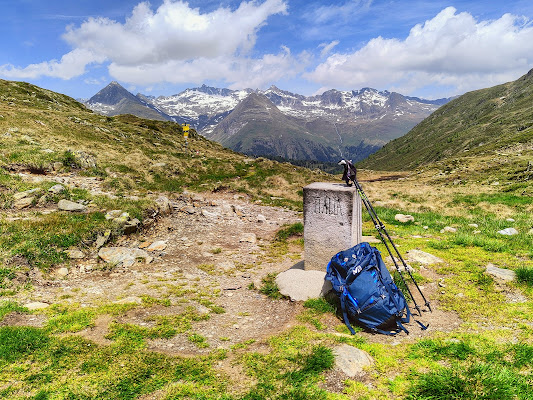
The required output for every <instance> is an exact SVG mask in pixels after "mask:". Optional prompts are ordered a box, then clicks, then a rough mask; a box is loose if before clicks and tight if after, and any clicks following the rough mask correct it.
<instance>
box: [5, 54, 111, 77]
mask: <svg viewBox="0 0 533 400" xmlns="http://www.w3.org/2000/svg"><path fill="white" fill-rule="evenodd" d="M104 61H105V57H103V56H102V55H95V54H94V53H92V52H91V51H89V50H85V49H74V50H72V51H71V52H70V53H67V54H65V55H64V56H63V57H61V60H59V61H57V60H51V61H44V62H42V63H39V64H30V65H28V66H27V67H24V68H19V67H15V66H13V65H11V64H5V65H2V66H0V75H2V76H5V77H6V78H14V79H36V78H40V77H42V76H49V77H53V78H61V79H71V78H74V77H76V76H80V75H83V74H84V73H85V68H86V67H87V65H89V64H92V63H102V62H104Z"/></svg>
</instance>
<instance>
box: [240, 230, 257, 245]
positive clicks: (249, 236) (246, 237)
mask: <svg viewBox="0 0 533 400" xmlns="http://www.w3.org/2000/svg"><path fill="white" fill-rule="evenodd" d="M239 242H241V243H243V242H245V243H252V244H255V243H256V242H257V237H256V236H255V233H252V232H251V233H243V234H242V236H241V238H240V239H239Z"/></svg>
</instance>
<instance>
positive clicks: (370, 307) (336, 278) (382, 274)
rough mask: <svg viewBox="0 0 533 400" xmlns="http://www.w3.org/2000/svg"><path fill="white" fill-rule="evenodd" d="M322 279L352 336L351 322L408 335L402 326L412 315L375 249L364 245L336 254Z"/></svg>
mask: <svg viewBox="0 0 533 400" xmlns="http://www.w3.org/2000/svg"><path fill="white" fill-rule="evenodd" d="M325 279H326V280H328V281H330V282H331V284H332V286H333V291H334V292H335V293H336V294H337V295H338V296H339V299H340V304H341V310H342V314H343V317H344V323H345V324H346V326H347V327H348V329H349V330H350V332H352V334H355V331H354V329H353V328H352V326H351V325H350V319H352V320H353V321H355V322H357V323H358V324H359V325H362V326H363V327H366V328H367V329H369V330H370V331H372V332H376V333H383V334H387V335H395V334H397V333H399V332H400V331H404V332H406V333H407V334H409V331H408V330H407V329H405V327H404V326H403V324H404V323H408V322H409V319H410V317H411V312H410V310H409V307H408V306H407V302H406V301H405V297H404V296H403V294H402V292H401V291H400V289H398V287H397V286H396V285H395V284H394V282H393V280H392V278H391V276H390V273H389V271H388V270H387V267H386V266H385V264H384V262H383V260H382V259H381V254H380V252H379V250H378V249H376V248H375V247H372V246H370V245H369V244H368V243H366V242H363V243H359V244H358V245H356V246H354V247H352V248H350V249H348V250H344V251H341V252H339V253H337V254H336V255H334V256H333V258H332V259H331V261H330V262H329V264H328V267H327V273H326V278H325Z"/></svg>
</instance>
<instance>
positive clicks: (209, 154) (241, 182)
mask: <svg viewBox="0 0 533 400" xmlns="http://www.w3.org/2000/svg"><path fill="white" fill-rule="evenodd" d="M0 134H1V135H2V141H1V142H0V151H1V152H0V167H3V168H4V169H14V168H16V169H19V170H38V171H42V173H43V174H46V173H48V172H50V171H51V170H52V165H53V163H54V162H62V163H63V162H64V163H67V160H66V159H65V158H66V157H67V158H68V154H70V153H76V152H77V153H80V155H79V156H78V158H80V157H81V158H85V159H89V160H90V162H89V164H90V168H88V169H87V168H86V169H85V170H84V171H83V173H84V174H86V175H93V176H96V177H98V178H99V179H102V180H103V181H104V186H105V187H107V188H109V189H110V190H115V191H117V192H119V193H128V192H136V193H137V194H143V193H146V192H147V191H155V190H159V191H167V192H176V191H182V190H183V189H185V188H191V189H194V190H199V191H204V190H212V189H217V188H218V189H223V190H233V191H238V192H241V193H244V194H248V195H249V196H250V197H251V198H254V199H259V200H262V201H263V202H265V203H272V202H275V203H280V204H289V203H293V204H296V203H298V202H299V201H300V196H299V195H298V191H300V189H301V187H302V185H304V186H305V182H308V181H313V180H314V179H316V177H317V175H316V173H313V172H311V171H309V170H306V169H303V168H297V170H295V169H294V167H293V166H291V165H289V164H281V163H276V162H272V161H270V160H266V159H250V158H246V157H245V156H244V155H242V154H238V153H235V152H233V151H231V150H228V149H225V148H224V147H222V146H221V145H219V144H218V143H215V142H211V141H209V140H207V139H205V138H203V137H201V136H200V135H197V134H196V133H195V132H193V133H192V135H190V136H189V139H188V143H186V141H185V139H184V138H183V132H182V129H181V126H180V125H179V124H176V123H173V122H169V121H153V120H145V119H142V118H138V117H135V116H132V115H121V116H115V117H104V116H101V115H97V114H94V113H93V112H92V111H90V110H88V109H87V108H85V106H83V105H82V104H80V103H78V102H77V101H75V100H73V99H72V98H70V97H68V96H64V95H61V94H58V93H54V92H51V91H48V90H45V89H41V88H39V87H36V86H33V85H30V84H27V83H23V82H10V81H4V80H0ZM66 154H67V156H66ZM79 163H81V164H83V162H82V161H81V160H78V164H79ZM277 175H279V176H281V177H283V179H284V181H285V182H290V183H287V186H286V187H283V188H279V187H278V188H275V189H272V188H271V187H269V185H268V184H266V183H268V179H269V177H272V176H277ZM287 189H288V190H287ZM280 190H283V191H284V193H285V195H284V196H280V195H279V192H280ZM271 197H276V199H275V200H272V199H271ZM281 197H282V198H283V199H281Z"/></svg>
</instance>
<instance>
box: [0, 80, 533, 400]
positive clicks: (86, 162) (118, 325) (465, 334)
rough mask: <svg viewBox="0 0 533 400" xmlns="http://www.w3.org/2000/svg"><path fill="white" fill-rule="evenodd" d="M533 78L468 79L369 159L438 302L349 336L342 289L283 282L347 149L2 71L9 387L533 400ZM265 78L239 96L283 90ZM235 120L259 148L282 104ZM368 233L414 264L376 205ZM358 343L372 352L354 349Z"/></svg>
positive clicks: (388, 215)
mask: <svg viewBox="0 0 533 400" xmlns="http://www.w3.org/2000/svg"><path fill="white" fill-rule="evenodd" d="M532 80H533V70H532V71H530V72H529V73H527V74H526V75H524V76H523V77H521V78H519V79H518V80H516V81H514V82H509V83H506V84H503V85H499V86H495V87H491V88H487V89H482V90H477V91H473V92H468V93H466V94H464V95H462V96H459V97H457V98H455V99H453V100H451V101H449V102H447V103H446V104H444V105H441V106H440V107H439V108H436V110H435V111H433V112H432V113H431V114H430V115H429V116H428V117H427V118H425V119H423V120H422V122H419V123H418V124H417V125H416V126H414V127H413V129H411V130H410V131H409V132H408V133H407V134H405V135H404V136H401V137H398V138H396V139H393V140H392V141H390V142H388V143H387V144H386V145H385V146H384V147H383V148H381V149H380V150H378V151H377V152H375V153H374V154H372V155H370V156H369V157H368V158H366V159H365V160H362V161H361V162H360V163H359V164H357V167H358V177H357V179H358V180H359V182H360V183H361V185H362V186H363V187H364V190H365V192H366V194H367V195H368V198H369V199H370V200H371V201H372V203H373V204H374V207H375V209H376V212H377V214H378V215H379V217H380V218H381V220H382V221H383V222H384V224H385V225H386V226H387V229H388V231H389V232H390V234H391V237H392V238H393V239H394V242H395V243H396V245H397V247H398V249H399V251H400V252H401V253H402V255H404V256H405V258H406V260H407V262H408V267H409V268H410V271H412V273H413V275H414V277H415V279H416V282H417V284H418V285H419V286H420V287H421V289H422V290H423V291H424V293H425V294H426V296H427V297H428V299H429V300H430V301H431V305H432V310H433V311H432V312H423V313H422V315H420V316H417V318H418V319H420V321H421V322H422V323H423V324H424V325H428V326H429V327H428V329H426V330H421V329H420V328H419V327H418V326H417V324H416V323H413V322H412V323H410V324H408V328H409V332H410V333H409V334H408V335H407V334H405V333H403V332H402V333H399V334H398V335H395V336H387V335H379V334H373V333H371V332H369V331H367V330H364V329H362V328H356V333H355V334H354V335H352V334H350V331H349V330H348V328H347V327H346V325H345V324H344V323H343V321H342V315H339V309H338V307H337V304H336V303H335V302H333V301H332V302H330V301H327V300H326V299H325V298H322V297H320V298H313V299H309V300H307V301H291V299H290V298H288V297H287V296H286V295H283V294H282V293H281V292H280V288H279V287H278V285H277V283H276V277H277V276H278V274H279V273H281V272H283V271H286V270H288V269H290V268H291V267H293V266H294V265H295V264H297V263H298V262H299V261H300V260H302V258H303V254H304V251H303V250H304V245H305V243H304V240H303V227H304V226H303V213H302V211H303V200H302V195H303V194H302V188H303V187H304V186H306V185H308V184H310V183H312V182H321V181H332V182H337V183H342V181H341V173H342V167H341V166H339V168H338V174H336V175H330V174H328V173H326V172H323V171H322V170H319V169H314V170H311V169H308V168H303V167H299V166H295V165H293V164H290V163H288V162H277V161H274V160H271V159H268V158H265V157H256V156H253V155H250V154H248V155H245V154H241V153H238V152H236V151H234V150H229V149H227V148H224V147H223V146H222V145H221V144H219V143H216V142H214V141H211V140H209V139H207V138H206V137H204V136H202V135H200V134H199V133H198V132H197V131H196V130H195V129H192V128H191V131H190V133H189V135H188V137H185V135H184V132H183V126H182V125H180V124H179V123H176V122H173V121H171V120H168V119H165V118H160V119H146V118H142V117H139V116H134V115H131V114H120V115H102V114H98V113H97V112H93V111H92V110H90V109H88V108H86V106H85V105H84V104H82V103H80V102H78V101H76V100H74V99H72V98H70V97H68V96H65V95H62V94H59V93H56V92H53V91H50V90H46V89H43V88H40V87H38V86H35V85H32V84H29V83H25V82H18V81H8V80H0V167H1V168H0V294H1V300H0V366H1V368H0V397H1V398H5V399H13V400H15V399H16V400H22V399H41V400H44V399H49V400H52V399H54V400H56V399H65V400H66V399H91V400H94V399H142V400H148V399H150V400H173V399H221V400H222V399H224V400H230V399H235V400H237V399H242V400H252V399H294V400H296V399H306V400H314V399H317V400H318V399H320V400H322V399H324V400H325V399H328V400H329V399H331V400H341V399H413V400H414V399H417V400H418V399H508V400H512V399H524V400H526V399H530V398H531V393H533V322H532V321H533V201H532V200H533V113H532V110H533V108H532V107H533V106H532V105H533V89H532V87H533V86H532ZM204 90H206V89H205V88H204ZM249 96H252V97H249V98H245V99H242V101H243V102H244V104H242V103H241V106H240V107H239V105H238V103H237V104H236V105H235V110H237V111H239V109H241V110H242V108H243V107H244V106H247V105H250V104H251V106H250V107H251V108H248V112H249V113H250V109H251V110H252V111H253V110H257V109H258V108H259V107H262V108H263V109H264V108H265V107H272V106H271V104H273V103H272V102H271V101H270V100H269V99H268V98H267V97H266V96H265V95H262V94H258V93H251V94H249ZM134 97H135V96H134ZM135 98H136V99H137V100H138V97H135ZM137 100H135V101H137ZM400 100H401V103H402V105H403V106H405V105H406V104H407V100H405V99H404V98H402V99H400ZM131 101H134V100H133V99H131ZM317 101H318V100H317ZM398 101H399V100H398ZM439 105H440V104H439ZM252 106H253V107H252ZM148 109H149V110H151V111H150V112H149V113H148V114H146V115H145V117H150V118H153V117H154V115H156V114H157V113H156V111H154V109H153V108H148ZM100 111H101V110H100ZM144 111H146V109H144ZM258 113H259V112H258ZM428 114H429V113H428ZM270 115H271V116H272V120H269V123H270V126H275V127H276V130H279V129H283V128H282V125H283V124H286V125H288V126H289V127H290V128H291V129H293V130H294V132H295V134H297V135H301V136H302V137H303V136H305V132H304V131H303V130H302V129H303V128H302V125H301V124H299V123H297V122H295V120H294V119H291V118H289V117H287V116H283V115H281V111H279V110H271V113H270ZM237 117H239V116H238V115H233V117H232V116H231V114H227V115H225V116H224V118H225V119H224V120H225V123H222V125H218V126H217V127H216V128H214V130H213V135H214V137H215V136H216V137H217V138H225V140H227V143H230V142H231V144H232V146H234V147H237V150H239V151H245V150H246V152H248V151H247V150H248V149H250V148H253V147H254V145H256V146H260V145H261V143H259V142H257V141H254V140H255V139H254V136H253V134H254V132H255V133H256V131H260V130H261V129H266V128H265V126H266V122H261V121H259V120H257V121H255V122H253V123H250V127H251V130H250V132H248V134H249V136H246V132H245V131H244V130H242V129H241V128H242V124H240V122H239V118H237ZM221 121H222V119H221ZM240 121H242V119H241V120H240ZM180 122H182V123H183V122H184V121H180ZM384 123H385V122H384ZM239 124H240V125H239ZM412 125H414V123H413V124H412ZM235 126H239V127H240V128H239V132H238V136H235V137H232V138H229V139H228V137H225V136H224V135H225V134H227V133H228V132H233V131H236V128H235ZM334 128H335V127H334V126H333V128H332V127H331V126H330V127H329V128H328V129H334ZM331 132H332V133H333V134H334V131H333V130H332V131H331ZM217 135H218V136H217ZM386 139H387V140H389V139H391V137H388V138H386ZM265 141H266V139H265ZM269 144H271V145H272V146H270V147H269V151H270V150H271V149H277V150H280V149H281V148H282V147H283V144H282V143H281V142H279V143H274V144H272V142H269ZM276 146H278V147H276ZM285 150H287V149H285ZM288 150H290V149H288ZM373 150H375V149H373ZM294 151H295V152H297V151H298V152H299V153H298V154H305V151H306V150H305V148H295V150H294ZM328 151H329V150H328ZM310 153H312V151H310ZM328 154H329V153H328ZM267 155H270V154H267ZM299 157H300V156H299V155H298V157H296V158H299ZM331 157H333V156H331ZM331 157H330V155H328V157H324V158H323V159H324V160H327V161H331V159H332V158H331ZM399 214H403V215H404V216H405V215H409V216H411V217H412V218H409V219H408V220H406V221H405V222H402V221H400V220H399V218H398V215H399ZM363 235H364V239H365V241H368V242H371V243H372V245H373V246H375V247H377V248H378V249H379V250H380V251H381V253H382V254H383V255H384V261H385V264H386V265H387V267H388V268H389V269H390V270H391V274H392V275H393V278H395V279H396V280H398V279H397V278H398V276H397V272H394V271H393V269H394V266H393V265H391V263H390V260H387V257H385V255H386V254H387V252H386V249H385V248H384V246H383V244H382V243H380V241H379V240H378V238H379V237H378V235H377V232H376V230H375V226H374V224H373V223H372V221H371V219H370V217H368V216H366V215H363ZM324 268H325V266H324ZM397 284H398V286H400V288H401V285H400V284H399V283H398V282H397ZM406 298H407V296H406ZM407 300H408V301H409V298H407ZM346 349H349V351H350V352H356V353H357V354H359V355H361V354H363V355H364V357H363V358H364V360H366V362H365V363H364V365H362V366H361V365H360V366H357V367H358V368H356V367H353V366H352V365H351V364H350V365H349V366H348V368H347V367H346V365H342V360H343V359H342V355H343V354H346V353H347V352H348V350H346ZM350 354H352V353H350ZM344 361H345V364H346V363H347V361H346V360H344ZM349 361H350V362H351V360H349ZM348 363H349V362H348ZM350 367H352V369H350Z"/></svg>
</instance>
